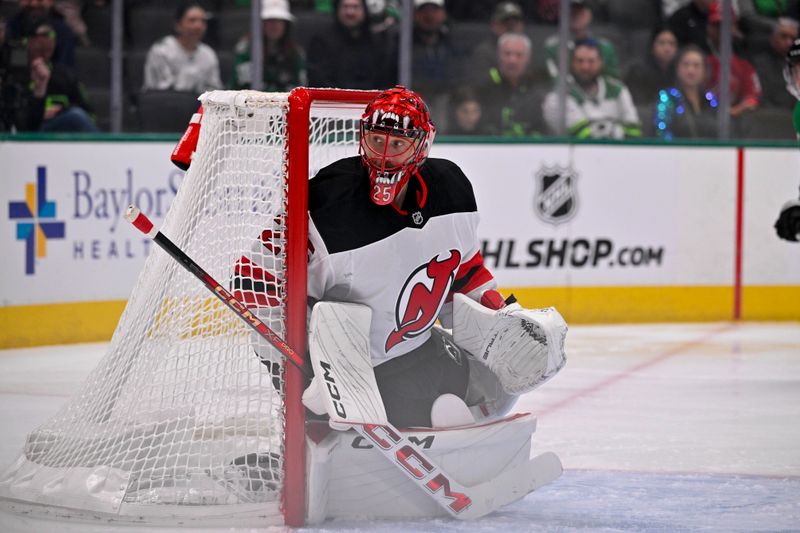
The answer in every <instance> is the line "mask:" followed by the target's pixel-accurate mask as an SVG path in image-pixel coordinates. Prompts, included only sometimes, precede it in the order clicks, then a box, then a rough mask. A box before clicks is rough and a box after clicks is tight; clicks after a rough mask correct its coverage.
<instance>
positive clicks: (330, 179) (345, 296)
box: [233, 157, 496, 366]
mask: <svg viewBox="0 0 800 533" xmlns="http://www.w3.org/2000/svg"><path fill="white" fill-rule="evenodd" d="M369 195H370V186H369V178H368V175H367V172H366V170H365V169H364V167H363V165H362V164H361V159H360V158H359V157H351V158H347V159H342V160H340V161H337V162H335V163H333V164H332V165H329V166H327V167H325V168H324V169H322V170H320V171H319V173H318V174H317V176H315V177H314V179H312V180H311V181H310V182H309V198H308V204H309V205H308V211H309V213H308V214H309V235H308V253H309V260H308V287H307V288H308V298H309V300H311V301H312V302H314V301H320V300H325V301H338V302H352V303H359V304H364V305H367V306H369V308H370V309H371V310H372V324H371V329H370V345H371V357H372V363H373V365H375V366H377V365H379V364H380V363H383V362H385V361H388V360H389V359H392V358H394V357H397V356H400V355H403V354H406V353H408V352H410V351H412V350H414V349H415V348H417V347H419V346H421V345H422V344H423V343H424V342H425V341H426V340H428V338H429V337H430V335H431V331H430V330H431V328H432V327H433V325H434V323H435V322H436V320H437V319H439V320H441V321H442V323H443V324H444V325H445V326H447V327H449V318H450V315H451V313H452V297H453V293H455V292H460V293H463V294H467V295H468V296H471V297H472V298H474V299H479V297H480V294H481V293H482V292H483V291H484V290H486V289H489V288H495V286H496V283H495V281H494V278H493V277H492V275H491V274H490V273H489V271H488V270H486V268H485V267H484V266H483V257H482V256H481V254H480V252H479V242H478V236H477V227H478V212H477V208H476V205H475V196H474V194H473V192H472V185H471V184H470V183H469V181H468V180H467V178H466V176H464V173H463V172H461V169H459V168H458V166H456V165H455V164H453V163H451V162H450V161H446V160H444V159H428V160H427V161H426V162H425V164H424V165H423V166H422V167H421V168H420V169H419V172H418V173H417V174H416V175H415V176H414V177H412V178H411V181H410V182H409V184H408V190H407V193H406V198H405V201H404V203H403V209H397V208H396V207H395V206H393V205H386V206H379V205H376V204H374V203H373V202H372V201H371V200H370V198H369ZM273 236H274V234H273V230H272V229H269V228H268V229H265V230H264V231H263V233H262V235H261V239H260V240H259V241H257V242H255V243H254V245H253V250H252V254H251V255H250V257H242V258H241V259H240V260H239V261H238V262H237V265H236V270H235V273H236V275H235V277H234V280H233V289H234V295H235V296H236V297H237V298H239V300H240V301H242V302H244V303H245V304H246V305H247V306H248V307H249V308H251V309H254V310H255V312H256V313H257V315H258V316H265V317H266V316H269V312H267V311H268V309H269V308H270V307H272V306H276V305H279V304H280V301H281V299H282V298H281V296H280V294H279V293H280V290H281V289H280V288H279V285H280V284H279V283H278V282H277V280H276V279H275V278H274V277H273V276H272V275H270V274H269V272H273V271H275V270H280V265H279V263H276V259H277V258H276V256H275V255H274V254H273V246H274V245H275V243H274V242H273V241H272V239H273ZM273 326H275V327H279V325H274V324H273Z"/></svg>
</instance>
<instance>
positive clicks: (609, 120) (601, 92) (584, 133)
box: [542, 39, 641, 139]
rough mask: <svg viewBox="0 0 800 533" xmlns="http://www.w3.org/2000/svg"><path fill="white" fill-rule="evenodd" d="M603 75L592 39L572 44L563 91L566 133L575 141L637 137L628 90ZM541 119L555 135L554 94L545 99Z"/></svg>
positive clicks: (556, 100)
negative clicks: (568, 77) (572, 48)
mask: <svg viewBox="0 0 800 533" xmlns="http://www.w3.org/2000/svg"><path fill="white" fill-rule="evenodd" d="M602 72H603V58H602V56H601V54H600V45H599V43H597V41H595V40H594V39H583V40H579V41H576V42H575V49H574V51H573V53H572V61H571V62H570V73H571V74H572V79H570V80H569V83H568V87H567V101H566V108H567V109H566V132H567V134H568V135H570V136H572V137H577V138H589V137H592V138H596V139H597V138H610V139H622V138H625V137H639V136H641V126H640V122H639V115H638V113H637V111H636V106H635V105H634V103H633V99H632V98H631V93H630V92H629V91H628V88H627V87H626V86H625V85H624V84H623V83H622V82H621V81H619V80H617V79H615V78H612V77H611V76H607V75H605V74H603V73H602ZM542 110H543V114H544V118H545V120H546V121H547V124H548V126H549V127H550V129H551V131H552V132H553V133H557V132H558V131H559V116H558V94H557V93H556V92H555V91H553V92H551V93H549V94H548V95H547V96H546V97H545V101H544V106H543V108H542Z"/></svg>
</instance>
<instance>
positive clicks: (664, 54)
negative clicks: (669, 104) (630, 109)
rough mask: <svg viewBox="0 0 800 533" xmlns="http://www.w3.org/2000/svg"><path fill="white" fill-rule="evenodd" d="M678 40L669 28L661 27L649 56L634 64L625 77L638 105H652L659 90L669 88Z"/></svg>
mask: <svg viewBox="0 0 800 533" xmlns="http://www.w3.org/2000/svg"><path fill="white" fill-rule="evenodd" d="M677 53H678V39H677V38H676V37H675V34H674V33H672V31H671V30H670V29H669V28H666V27H660V28H657V29H656V30H655V31H654V32H653V37H652V39H651V41H650V50H649V52H648V54H647V56H646V57H645V58H644V59H642V60H641V61H638V62H636V63H633V64H632V65H631V66H630V67H629V68H628V72H627V73H626V75H625V83H626V85H627V86H628V89H629V90H630V91H631V96H633V101H634V102H636V103H637V104H638V105H643V104H651V103H653V102H655V101H656V98H657V97H658V90H659V89H662V88H664V87H669V86H670V84H672V80H673V78H674V76H675V68H674V67H675V56H676V55H677Z"/></svg>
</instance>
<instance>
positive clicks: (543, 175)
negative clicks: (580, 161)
mask: <svg viewBox="0 0 800 533" xmlns="http://www.w3.org/2000/svg"><path fill="white" fill-rule="evenodd" d="M577 178H578V174H577V173H576V172H575V170H574V169H572V168H569V167H560V166H555V167H548V166H542V167H541V168H540V169H539V172H537V173H536V176H535V180H536V193H535V194H534V199H533V206H534V211H536V215H537V216H538V217H539V218H541V219H542V220H544V221H545V222H547V223H548V224H554V225H558V224H561V223H562V222H566V221H567V220H570V219H571V218H572V217H573V216H575V213H576V212H577V208H578V193H577V190H576V181H577Z"/></svg>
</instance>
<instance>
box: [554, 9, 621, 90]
mask: <svg viewBox="0 0 800 533" xmlns="http://www.w3.org/2000/svg"><path fill="white" fill-rule="evenodd" d="M592 19H593V15H592V8H591V7H590V6H589V5H588V4H587V3H586V1H585V0H572V1H571V2H570V10H569V31H570V35H571V38H570V41H569V43H567V48H568V49H569V51H570V53H572V52H573V50H574V49H575V42H576V41H578V40H583V39H589V38H592V40H593V41H595V42H596V43H597V46H598V49H599V50H600V56H601V58H602V65H603V72H602V73H603V74H604V75H606V76H612V77H614V78H619V77H620V73H619V66H618V61H617V51H616V50H615V49H614V45H613V44H611V42H610V41H608V40H607V39H604V38H602V37H594V38H593V37H592V32H591V29H590V27H591V25H592ZM558 47H559V41H558V35H551V36H550V37H548V38H547V40H546V41H545V42H544V49H545V57H546V58H547V59H546V61H547V71H548V72H549V74H550V77H551V78H555V77H557V76H558Z"/></svg>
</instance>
